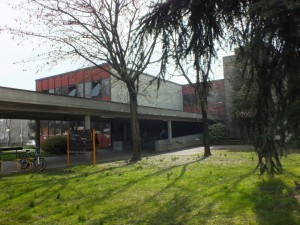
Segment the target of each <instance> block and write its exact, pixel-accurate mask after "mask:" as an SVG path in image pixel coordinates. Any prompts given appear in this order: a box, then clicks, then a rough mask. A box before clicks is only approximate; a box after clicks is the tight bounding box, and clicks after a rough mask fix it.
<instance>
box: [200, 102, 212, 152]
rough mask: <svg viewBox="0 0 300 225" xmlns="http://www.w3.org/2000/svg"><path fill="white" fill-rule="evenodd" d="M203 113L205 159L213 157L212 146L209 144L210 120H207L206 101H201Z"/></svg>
mask: <svg viewBox="0 0 300 225" xmlns="http://www.w3.org/2000/svg"><path fill="white" fill-rule="evenodd" d="M201 111H202V120H203V129H204V132H203V142H204V157H208V156H211V152H210V144H209V132H208V118H207V105H206V104H205V102H204V101H201Z"/></svg>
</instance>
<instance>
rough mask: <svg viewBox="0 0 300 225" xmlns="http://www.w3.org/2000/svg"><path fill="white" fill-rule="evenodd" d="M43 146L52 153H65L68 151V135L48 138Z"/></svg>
mask: <svg viewBox="0 0 300 225" xmlns="http://www.w3.org/2000/svg"><path fill="white" fill-rule="evenodd" d="M41 148H42V149H43V150H44V151H45V152H47V153H50V154H55V155H64V154H66V153H67V136H55V137H51V138H49V139H47V140H46V141H45V142H44V143H43V144H42V145H41Z"/></svg>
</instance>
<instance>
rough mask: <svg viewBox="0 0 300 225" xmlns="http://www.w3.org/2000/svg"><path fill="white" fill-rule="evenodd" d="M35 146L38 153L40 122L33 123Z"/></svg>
mask: <svg viewBox="0 0 300 225" xmlns="http://www.w3.org/2000/svg"><path fill="white" fill-rule="evenodd" d="M35 145H36V148H37V149H38V151H39V150H40V147H41V121H40V120H36V121H35Z"/></svg>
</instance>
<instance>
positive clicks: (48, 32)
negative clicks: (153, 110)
mask: <svg viewBox="0 0 300 225" xmlns="http://www.w3.org/2000/svg"><path fill="white" fill-rule="evenodd" d="M147 4H149V3H148V2H147V1H143V0H97V1H96V0H27V1H24V2H23V3H22V4H21V5H19V6H18V7H17V9H22V10H25V11H26V12H27V15H28V19H27V20H23V21H22V23H21V24H22V28H20V29H11V28H9V31H10V32H11V33H12V34H15V35H18V36H19V37H23V36H25V37H28V36H31V37H37V38H38V39H39V40H42V42H40V43H41V47H43V45H44V44H47V45H48V46H50V48H49V51H46V52H45V53H46V54H41V55H38V58H39V59H44V60H45V62H46V64H48V65H55V64H57V63H58V62H60V61H61V60H66V59H67V60H69V59H73V60H82V59H83V61H84V62H85V63H87V64H89V65H93V66H95V67H98V68H101V69H103V70H104V71H106V72H108V73H109V74H110V75H111V76H112V77H114V78H116V79H117V80H120V81H122V82H124V85H125V86H126V87H127V90H128V94H129V99H130V103H129V104H130V113H131V130H132V145H133V157H132V160H134V161H135V160H140V159H141V145H140V134H139V121H138V112H137V108H138V101H137V95H138V91H139V90H138V86H139V82H138V80H139V79H138V77H139V76H140V75H141V74H142V73H143V71H144V70H145V69H146V67H147V65H148V64H149V63H151V58H152V53H153V51H154V48H155V45H156V35H154V36H153V37H151V38H146V37H145V34H144V33H142V32H139V18H140V17H141V16H142V14H144V13H147V8H148V5H147ZM103 63H107V64H109V65H110V67H107V66H104V65H105V64H103Z"/></svg>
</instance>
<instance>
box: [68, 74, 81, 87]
mask: <svg viewBox="0 0 300 225" xmlns="http://www.w3.org/2000/svg"><path fill="white" fill-rule="evenodd" d="M67 76H68V79H69V85H75V84H77V83H79V82H77V79H76V72H71V73H69V74H68V75H67Z"/></svg>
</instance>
